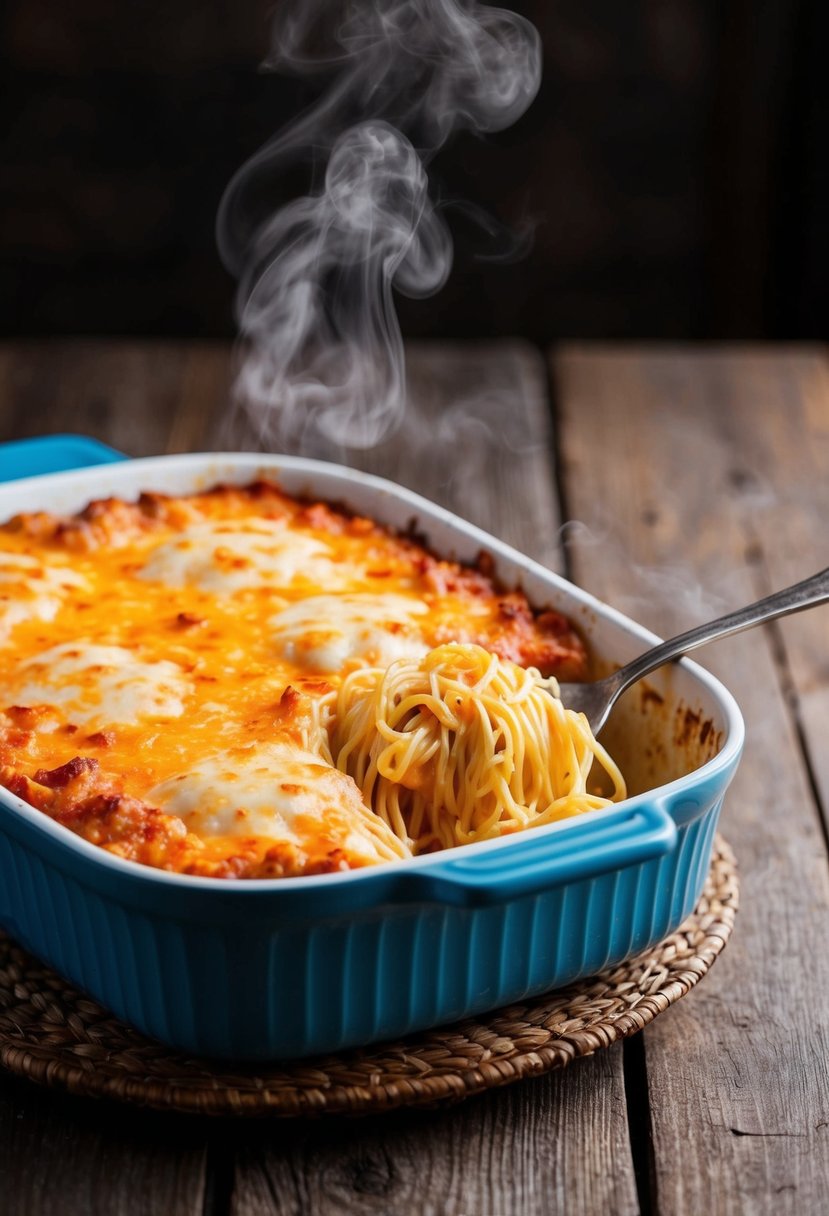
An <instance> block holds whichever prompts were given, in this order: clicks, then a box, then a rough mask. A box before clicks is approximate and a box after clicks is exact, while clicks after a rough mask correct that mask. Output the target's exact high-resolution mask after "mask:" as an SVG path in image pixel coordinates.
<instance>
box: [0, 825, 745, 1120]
mask: <svg viewBox="0 0 829 1216" xmlns="http://www.w3.org/2000/svg"><path fill="white" fill-rule="evenodd" d="M738 894H739V886H738V881H737V870H736V865H735V861H734V855H733V853H732V852H731V849H730V848H729V846H728V845H727V844H726V843H725V841H724V840H722V839H721V838H719V837H718V838H717V841H716V845H715V850H714V857H713V862H712V865H711V871H710V873H709V876H708V880H707V882H706V885H705V890H704V891H703V894H702V897H701V899H700V901H699V903H698V905H697V907H696V909H695V911H694V913H693V915H692V916H690V917H689V918H688V920H686V921H685V923H684V924H683V925H682V926H681V927H680V928H679V929H678V930H677V932H676V933H673V934H672V935H671V936H670V937H668V938H666V939H665V940H664V941H663V942H660V943H659V945H658V946H655V947H653V949H651V950H647V951H645V952H644V953H643V954H640V955H639V956H638V957H637V958H634V959H631V960H629V961H628V962H626V963H623V964H622V965H621V966H618V967H615V968H614V969H613V970H612V971H605V972H603V973H602V974H601V975H599V976H595V977H593V978H592V979H589V980H583V981H580V982H579V983H576V984H571V985H570V986H569V987H567V988H562V989H559V990H558V991H557V992H553V993H549V994H548V995H547V996H544V997H537V998H534V999H533V1000H530V1001H528V1002H527V1003H526V1004H521V1005H511V1006H509V1007H508V1008H506V1009H499V1010H496V1011H495V1012H494V1013H489V1014H486V1015H483V1016H481V1017H477V1018H470V1019H467V1020H466V1021H464V1022H458V1023H457V1024H455V1025H454V1026H447V1027H443V1028H441V1029H438V1030H430V1031H426V1032H425V1033H422V1034H418V1035H413V1036H412V1037H411V1038H408V1039H405V1040H401V1041H399V1042H395V1043H383V1044H380V1045H379V1046H375V1047H369V1048H364V1049H362V1050H355V1051H347V1052H342V1053H341V1054H338V1055H330V1056H318V1057H317V1058H315V1059H313V1060H301V1061H294V1062H289V1063H284V1064H279V1065H272V1066H262V1065H257V1066H251V1067H250V1068H249V1069H233V1070H232V1071H231V1069H230V1067H229V1066H228V1065H226V1064H220V1063H211V1062H209V1061H206V1060H198V1059H193V1058H189V1057H187V1056H185V1055H182V1054H180V1053H177V1052H174V1051H171V1050H169V1049H168V1048H166V1047H163V1046H162V1045H161V1044H159V1043H156V1042H153V1041H152V1040H150V1039H146V1038H144V1037H143V1036H142V1035H139V1034H138V1033H137V1032H136V1031H134V1030H131V1029H130V1028H129V1027H128V1026H125V1025H124V1024H123V1023H121V1022H119V1021H117V1020H116V1019H115V1018H114V1017H113V1016H112V1015H111V1014H109V1013H107V1012H106V1011H105V1010H103V1009H102V1008H101V1007H100V1006H99V1005H97V1004H95V1003H94V1002H93V1001H91V1000H90V999H89V998H88V997H86V996H84V995H83V994H82V993H80V992H78V991H77V989H75V988H72V987H71V986H70V985H69V984H67V982H66V981H65V980H62V979H61V978H60V977H59V976H57V975H56V974H55V973H54V972H53V971H50V970H49V969H48V968H47V967H44V966H43V965H42V964H41V963H39V962H37V961H36V960H35V959H33V958H32V957H31V956H30V955H28V954H26V953H25V952H24V951H23V950H21V949H20V948H19V947H18V946H16V945H14V943H13V942H12V941H10V940H9V939H8V938H7V937H5V936H4V935H2V934H0V1064H2V1065H4V1066H5V1067H6V1068H8V1069H10V1070H11V1071H12V1072H15V1073H18V1074H19V1075H20V1076H24V1077H28V1078H30V1079H31V1080H33V1081H37V1082H40V1083H41V1084H44V1085H51V1086H55V1087H57V1088H60V1089H64V1090H69V1091H70V1092H72V1093H76V1094H84V1095H87V1096H90V1095H92V1096H98V1097H107V1098H115V1099H118V1100H121V1101H125V1102H132V1103H136V1104H138V1105H141V1106H147V1107H153V1108H155V1109H158V1110H166V1111H187V1112H190V1113H194V1114H210V1115H282V1116H297V1115H321V1114H343V1113H349V1114H368V1113H370V1112H376V1111H380V1110H390V1109H392V1108H394V1107H398V1106H441V1105H445V1104H450V1103H453V1102H458V1101H460V1100H461V1099H463V1098H467V1097H470V1096H471V1095H472V1094H476V1093H480V1092H481V1091H482V1090H485V1089H490V1088H493V1087H495V1086H499V1085H508V1084H509V1083H510V1082H512V1081H517V1080H519V1079H520V1078H522V1077H530V1076H538V1075H539V1074H540V1073H544V1072H549V1071H550V1070H551V1069H553V1068H563V1067H564V1066H565V1065H567V1064H569V1063H570V1061H571V1060H573V1059H576V1058H577V1057H578V1056H587V1055H591V1054H592V1053H593V1052H594V1051H598V1050H599V1048H601V1047H607V1046H609V1045H610V1044H611V1043H614V1042H615V1041H616V1040H617V1039H621V1038H624V1037H625V1036H626V1035H629V1034H634V1033H635V1032H636V1031H637V1030H641V1029H642V1028H643V1026H647V1024H648V1022H650V1021H652V1020H653V1018H655V1017H656V1016H657V1014H659V1013H662V1012H663V1011H664V1010H665V1009H667V1008H668V1006H669V1005H672V1004H673V1003H674V1002H675V1001H678V1000H679V998H680V997H682V996H684V995H685V994H686V992H688V991H689V990H690V989H691V988H693V987H694V985H695V984H696V983H697V982H698V980H700V979H701V978H702V976H704V975H705V974H706V972H707V971H708V970H709V968H710V967H711V965H712V963H713V962H714V960H715V959H716V958H717V956H718V955H719V953H720V952H721V950H722V949H723V947H724V946H725V944H726V943H727V941H728V939H729V937H730V935H731V930H732V927H733V925H734V917H735V914H736V911H737V903H738Z"/></svg>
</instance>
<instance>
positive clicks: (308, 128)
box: [218, 0, 541, 455]
mask: <svg viewBox="0 0 829 1216" xmlns="http://www.w3.org/2000/svg"><path fill="white" fill-rule="evenodd" d="M267 66H268V67H271V68H273V69H276V70H281V71H290V72H295V73H303V74H305V73H308V74H311V73H316V72H328V73H331V72H333V73H334V75H333V79H332V80H331V82H330V83H329V87H328V88H327V89H326V90H325V91H324V92H323V94H322V96H321V98H320V100H319V101H318V102H317V103H316V104H315V105H314V106H313V107H312V108H311V109H310V110H308V111H307V112H306V113H305V114H304V115H303V116H301V117H300V118H299V119H298V120H297V121H296V122H295V123H293V124H290V125H289V126H288V127H287V128H285V129H284V130H283V131H281V132H279V133H278V134H277V135H276V136H275V137H274V138H273V139H272V140H271V141H270V142H269V143H268V144H266V145H265V146H264V147H263V148H262V149H260V151H259V152H257V153H256V154H255V155H254V156H253V157H252V158H251V160H249V161H248V162H247V163H246V164H245V165H243V166H242V168H241V169H240V171H239V172H238V173H237V174H236V176H235V178H234V179H233V180H232V182H231V183H230V185H229V187H228V189H227V191H226V193H225V196H224V198H223V200H222V204H221V207H220V210H219V218H218V241H219V249H220V252H221V255H222V258H223V260H224V262H225V264H226V266H227V267H228V269H229V270H231V271H232V272H233V273H234V274H235V275H236V277H237V278H238V284H239V285H238V291H237V297H236V311H237V319H238V322H239V328H240V332H241V334H242V336H243V338H244V339H245V349H246V354H245V357H244V359H243V362H242V365H241V368H240V372H239V376H238V380H237V386H236V388H237V398H238V400H239V402H240V404H241V405H242V407H243V408H244V409H245V411H246V412H247V414H248V416H249V418H250V419H251V421H252V422H253V423H254V426H255V428H256V430H257V432H258V437H259V438H260V440H261V441H263V442H268V443H271V444H276V445H278V446H281V447H285V448H291V449H294V450H301V451H304V452H306V453H311V454H316V455H331V454H338V453H341V452H342V450H343V449H344V448H346V447H351V448H367V447H371V446H373V445H374V444H376V443H378V442H379V441H380V440H382V439H383V438H384V437H386V436H387V435H388V434H389V433H390V432H391V431H393V430H394V429H395V428H396V427H397V426H398V425H399V424H400V420H401V418H402V414H403V409H404V405H405V361H404V353H403V343H402V338H401V334H400V327H399V324H398V321H397V316H396V313H395V309H394V301H393V289H394V290H396V291H400V292H401V293H403V294H405V295H407V296H412V297H423V296H429V295H431V294H433V293H434V292H436V291H438V290H439V289H440V287H441V286H442V285H443V284H444V283H445V281H446V278H447V276H448V274H449V271H450V268H451V264H452V241H451V237H450V234H449V230H448V228H447V226H446V223H445V221H444V219H443V217H442V216H441V215H440V214H439V212H438V211H437V210H436V208H435V206H434V205H433V203H432V201H431V199H430V196H429V184H428V177H427V171H426V166H427V165H428V162H429V160H430V159H431V157H432V156H433V155H434V153H435V152H436V151H437V150H438V149H439V148H440V147H441V146H442V145H443V144H444V143H445V142H446V140H447V139H448V138H449V136H450V135H451V134H452V133H453V132H454V131H456V130H459V129H466V130H471V131H475V132H479V133H482V132H488V131H497V130H500V129H502V128H504V127H507V126H509V125H510V124H511V123H512V122H514V121H515V120H516V119H517V118H518V117H519V116H520V115H521V114H522V113H523V112H524V110H525V109H526V108H527V106H528V105H529V104H530V102H531V101H532V99H533V97H534V96H535V93H536V91H537V89H538V85H539V81H540V73H541V55H540V44H539V40H538V35H537V33H536V31H535V29H534V28H533V26H532V25H530V24H529V23H528V22H527V21H526V20H524V19H523V18H522V17H519V16H517V15H515V14H513V13H509V12H506V11H505V10H502V9H496V8H490V7H487V6H485V5H482V4H479V3H477V2H475V0H373V3H371V4H367V3H365V0H283V3H282V5H281V6H280V9H279V11H278V13H277V17H276V19H275V22H274V25H273V38H272V49H271V55H270V57H269V59H268V61H267ZM309 155H310V156H311V157H312V160H313V164H312V169H313V170H314V171H315V173H316V175H317V180H316V183H315V184H316V187H317V188H316V189H314V190H313V192H311V193H309V194H308V195H307V196H306V197H304V198H300V199H297V200H295V201H294V202H291V203H289V204H287V205H286V206H284V207H283V208H282V209H281V210H279V211H277V212H276V213H275V214H269V213H268V212H267V210H265V211H264V213H263V208H262V195H263V188H264V187H266V186H267V183H268V182H270V181H272V180H273V179H274V178H275V177H277V176H278V175H279V174H282V173H284V172H285V170H286V169H287V168H288V167H292V166H293V165H294V164H295V163H296V162H297V161H298V160H302V159H306V158H307V157H308V156H309ZM322 165H324V171H323V173H322V177H321V180H319V170H320V167H321V166H322Z"/></svg>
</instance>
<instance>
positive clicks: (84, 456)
mask: <svg viewBox="0 0 829 1216" xmlns="http://www.w3.org/2000/svg"><path fill="white" fill-rule="evenodd" d="M116 460H126V457H125V456H124V454H123V452H116V450H115V448H111V447H109V446H108V445H107V444H106V443H100V442H99V441H98V440H97V439H90V438H89V436H88V435H68V434H67V435H36V436H35V437H34V438H33V439H13V440H11V441H10V442H9V443H0V482H2V481H17V480H18V478H20V477H39V476H40V475H41V474H42V473H65V472H67V471H68V470H69V469H86V468H89V467H90V466H92V465H96V464H112V463H113V462H114V461H116Z"/></svg>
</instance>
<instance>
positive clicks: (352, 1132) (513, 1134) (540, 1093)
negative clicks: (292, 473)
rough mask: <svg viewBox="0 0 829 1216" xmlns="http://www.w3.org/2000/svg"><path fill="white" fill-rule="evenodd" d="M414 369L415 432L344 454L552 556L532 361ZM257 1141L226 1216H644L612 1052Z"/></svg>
mask: <svg viewBox="0 0 829 1216" xmlns="http://www.w3.org/2000/svg"><path fill="white" fill-rule="evenodd" d="M409 368H410V377H411V390H412V391H411V397H412V406H413V408H415V409H417V410H418V411H420V413H419V417H421V418H422V420H423V421H422V428H423V429H422V431H419V430H418V428H417V427H415V426H412V425H411V424H410V425H409V427H408V428H407V439H406V441H405V442H404V443H400V441H397V442H392V443H391V444H388V445H385V446H384V448H381V449H378V450H375V451H373V452H370V453H364V454H363V455H362V458H361V457H360V456H359V455H358V454H355V453H351V454H350V455H351V458H352V460H354V461H355V462H356V461H357V460H360V462H361V463H362V465H363V467H365V468H368V469H370V470H371V471H372V472H377V473H381V474H382V475H384V476H389V477H392V478H394V479H396V480H398V481H401V482H403V483H404V484H406V485H408V486H411V487H412V488H413V489H416V490H418V491H419V492H420V493H422V494H424V495H426V496H427V497H429V498H434V499H436V500H437V501H439V502H442V503H443V504H444V505H446V506H448V507H450V508H451V509H453V510H457V511H458V512H459V513H460V514H462V515H464V516H466V517H467V518H469V519H473V520H474V521H476V522H477V523H479V524H481V525H482V526H483V527H485V528H487V529H489V530H490V531H492V532H494V533H496V534H497V535H499V536H502V537H504V538H505V539H508V540H510V541H512V542H514V543H516V544H518V545H519V546H520V547H521V548H523V549H525V550H527V551H528V552H531V553H533V555H534V556H536V557H539V558H540V559H541V560H544V561H548V562H550V563H551V564H552V563H553V562H556V563H558V562H560V554H559V552H558V532H559V520H558V511H557V504H556V498H555V493H554V477H553V468H552V463H551V456H550V448H549V437H550V422H549V416H548V412H547V403H546V377H545V371H544V366H543V363H542V360H541V359H540V357H539V356H538V355H536V354H535V353H534V352H533V351H532V350H531V349H530V348H527V347H525V346H523V345H521V344H516V343H499V344H496V345H494V346H492V345H491V346H489V347H487V348H478V347H469V348H465V347H461V346H458V347H440V348H431V347H427V348H414V349H413V350H412V351H411V352H410V358H409ZM461 402H464V403H465V405H464V407H463V411H462V408H461V405H460V403H461ZM436 437H438V438H437V442H436V441H435V440H436ZM253 1137H254V1138H252V1137H251V1133H247V1134H246V1136H245V1138H244V1142H243V1144H242V1146H241V1151H240V1156H239V1162H238V1169H237V1175H236V1180H235V1188H234V1207H233V1211H234V1214H235V1216H264V1214H265V1213H270V1212H273V1211H279V1212H280V1213H283V1212H284V1213H300V1212H309V1211H312V1212H314V1213H315V1216H327V1214H329V1213H331V1214H332V1216H333V1214H334V1213H337V1214H339V1213H346V1212H349V1213H350V1212H354V1213H370V1212H377V1213H380V1212H388V1211H412V1212H419V1213H424V1214H426V1213H434V1214H435V1216H437V1214H438V1213H439V1214H440V1216H452V1214H455V1216H464V1214H466V1213H473V1212H486V1213H497V1214H501V1213H512V1212H520V1213H522V1216H533V1214H535V1213H538V1214H539V1216H541V1213H548V1212H551V1211H566V1212H568V1213H593V1212H599V1211H606V1212H613V1213H614V1214H615V1216H617V1214H618V1216H622V1214H625V1213H635V1212H637V1211H638V1203H637V1198H636V1186H635V1181H634V1175H633V1168H632V1161H631V1155H630V1143H629V1137H628V1131H627V1119H626V1111H625V1095H624V1079H623V1075H622V1053H621V1050H620V1049H618V1048H616V1049H614V1050H613V1051H610V1052H604V1053H601V1054H600V1056H597V1057H595V1058H593V1059H592V1060H588V1061H583V1062H580V1063H579V1064H577V1065H576V1066H574V1067H573V1068H572V1069H571V1070H570V1071H569V1072H567V1073H564V1074H560V1075H556V1076H552V1077H549V1078H543V1079H539V1080H538V1081H535V1082H530V1083H527V1084H521V1085H517V1086H514V1087H512V1088H510V1089H508V1090H504V1091H502V1092H498V1093H493V1094H491V1095H487V1096H486V1097H484V1098H482V1099H480V1100H476V1101H474V1102H470V1103H469V1104H467V1105H465V1106H462V1107H459V1108H457V1109H456V1110H451V1111H448V1112H443V1113H440V1114H408V1113H405V1112H399V1113H398V1114H396V1115H394V1116H389V1117H387V1118H385V1119H376V1120H374V1119H373V1120H370V1121H365V1122H363V1121H360V1122H355V1123H338V1124H332V1125H328V1124H326V1125H322V1126H320V1125H309V1126H307V1127H302V1128H300V1129H298V1130H297V1129H287V1128H284V1129H283V1128H282V1127H280V1128H278V1129H277V1130H276V1132H271V1133H270V1134H268V1135H264V1134H257V1133H256V1131H255V1129H254V1132H253Z"/></svg>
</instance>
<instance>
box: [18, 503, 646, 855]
mask: <svg viewBox="0 0 829 1216" xmlns="http://www.w3.org/2000/svg"><path fill="white" fill-rule="evenodd" d="M0 638H2V646H0V781H2V784H3V785H5V786H6V788H7V789H9V790H10V791H12V792H13V793H15V794H17V795H19V796H20V797H22V798H23V799H25V800H26V801H27V802H29V803H30V804H32V805H33V806H35V807H37V808H39V809H41V810H42V811H44V812H45V813H47V814H49V815H50V816H52V817H53V818H54V819H55V820H57V821H58V822H59V823H62V824H64V825H65V826H66V827H68V828H70V829H71V830H72V831H74V832H76V833H78V834H79V835H81V836H83V837H84V838H85V839H87V840H90V841H92V842H94V843H96V844H98V845H100V846H101V847H103V848H105V849H108V850H109V851H110V852H112V853H115V854H118V855H120V856H122V857H126V858H131V859H134V860H136V861H139V862H143V863H146V864H149V865H154V866H159V867H162V868H165V869H169V870H174V871H176V872H179V873H190V874H200V875H209V876H215V877H251V878H256V877H278V876H293V875H301V874H312V873H321V872H327V871H334V870H340V869H344V868H351V867H359V866H364V865H371V864H376V863H378V862H382V861H387V860H392V859H394V858H400V857H406V856H410V855H411V853H412V852H422V851H425V850H431V849H436V848H444V847H447V846H450V845H454V844H462V843H466V842H469V841H472V840H478V839H487V838H490V837H492V836H495V835H500V834H503V833H504V832H509V831H515V830H518V829H520V828H522V827H528V826H532V825H533V824H537V823H543V822H550V821H551V820H552V819H555V818H561V817H563V816H566V815H572V814H578V813H581V812H583V811H586V810H589V809H591V808H593V807H595V806H600V805H606V804H607V801H608V799H609V798H617V799H618V798H620V797H623V796H624V783H623V781H622V778H621V775H620V774H619V773H618V771H617V770H616V768H615V766H614V765H613V763H612V761H611V760H610V758H609V757H607V756H606V754H605V753H604V752H603V750H602V749H601V748H600V747H599V746H598V744H596V742H595V740H592V738H591V737H590V736H589V731H587V730H586V724H585V722H584V720H583V719H579V716H578V715H569V714H568V713H567V712H566V711H564V710H563V708H562V707H561V703H560V702H558V701H556V700H554V698H553V697H551V696H550V693H551V692H553V693H554V692H555V677H562V678H566V679H568V680H569V679H577V678H579V677H582V676H584V674H585V652H584V646H583V644H582V642H581V640H580V639H579V637H578V636H577V634H576V633H575V632H574V631H573V629H572V628H571V626H570V625H569V623H568V622H567V620H566V619H565V618H564V617H562V616H561V615H560V614H559V613H556V612H534V611H533V610H532V609H531V608H530V606H529V604H528V603H527V600H526V598H525V596H524V595H523V594H522V593H521V592H520V591H515V590H513V591H504V590H503V589H501V588H499V587H498V586H497V585H496V583H495V582H494V580H493V578H492V576H491V572H490V570H489V569H488V567H487V563H486V561H485V560H484V559H482V560H481V562H480V563H479V565H478V567H476V568H472V567H466V566H462V565H460V564H458V563H456V562H452V561H445V560H441V559H440V558H437V557H435V556H433V555H432V554H431V553H429V552H428V550H427V549H426V548H425V547H424V546H423V545H422V544H420V543H419V542H418V541H417V540H416V539H413V538H410V537H406V536H401V535H397V534H395V533H393V532H392V531H390V530H389V529H386V528H383V527H381V526H380V525H378V524H376V523H375V522H373V521H372V520H369V519H365V518H362V517H359V516H354V515H351V514H349V513H348V512H347V511H344V510H339V509H337V508H335V507H333V506H331V505H328V504H325V503H320V502H311V503H309V502H303V501H300V500H296V499H293V498H291V497H289V496H287V495H285V494H283V493H282V492H281V491H280V490H279V489H278V487H277V486H275V485H273V484H270V483H266V482H259V483H256V484H254V485H250V486H247V487H242V488H236V487H218V488H216V489H213V490H210V491H207V492H204V493H201V494H195V495H189V496H180V497H167V496H163V495H159V494H145V495H143V496H142V497H141V498H140V499H139V500H138V502H136V503H127V502H123V501H121V500H117V499H107V500H103V501H99V502H94V503H91V504H90V505H89V506H88V507H87V508H86V509H85V510H84V511H82V512H80V513H79V514H77V515H74V516H71V517H59V516H56V515H53V514H49V513H32V514H23V515H19V516H17V517H16V518H15V519H13V520H11V521H10V522H9V523H8V524H6V525H5V526H4V527H3V528H2V529H0ZM594 761H598V763H599V765H600V766H601V767H602V768H604V769H605V770H606V772H607V773H608V775H609V779H610V786H609V789H608V790H607V791H606V792H605V793H602V794H599V793H598V792H596V791H595V790H593V789H590V788H588V786H589V782H590V771H591V767H592V765H593V762H594Z"/></svg>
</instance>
